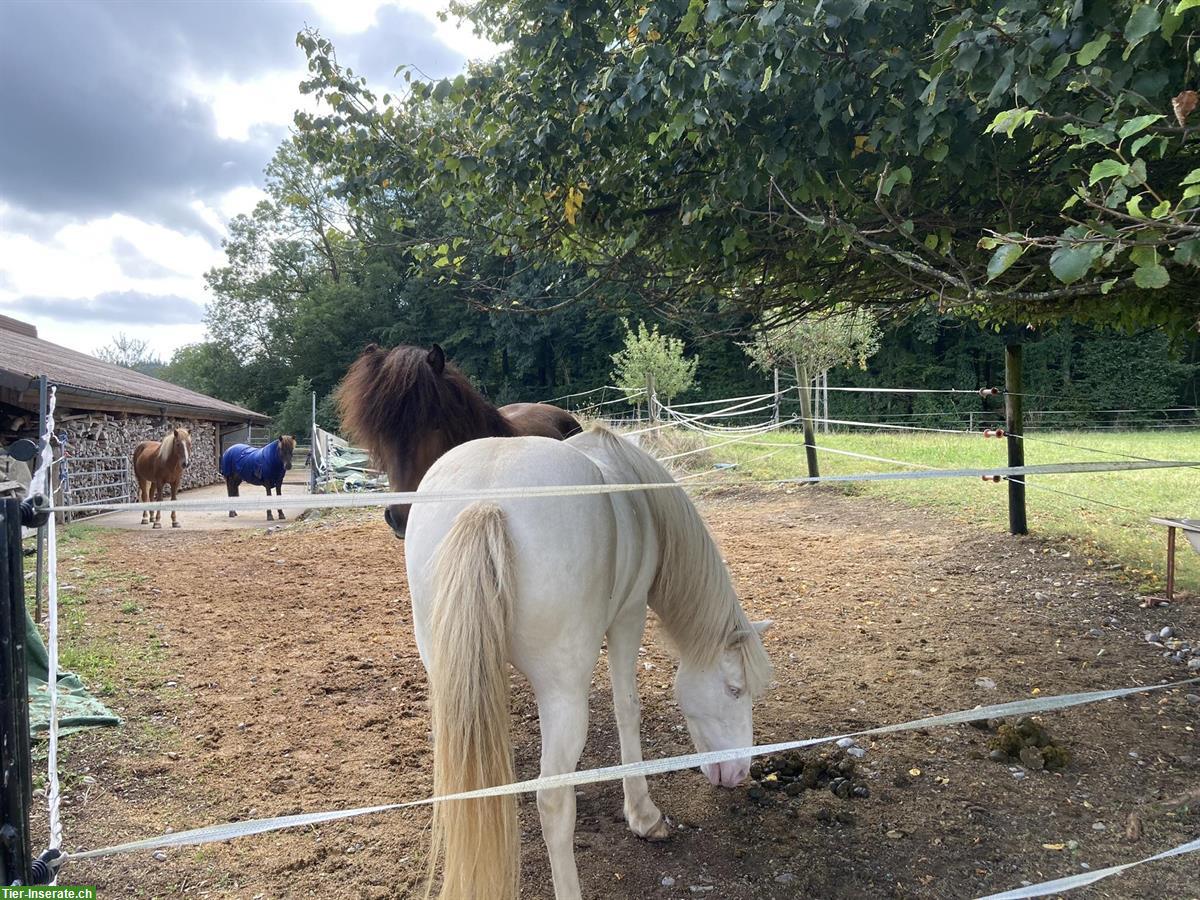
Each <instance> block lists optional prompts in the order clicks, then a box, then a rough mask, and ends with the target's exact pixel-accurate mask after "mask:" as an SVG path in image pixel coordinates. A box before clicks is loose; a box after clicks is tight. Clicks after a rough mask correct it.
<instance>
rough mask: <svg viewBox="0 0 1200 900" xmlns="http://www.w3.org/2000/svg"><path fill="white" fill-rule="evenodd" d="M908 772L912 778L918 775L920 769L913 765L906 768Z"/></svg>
mask: <svg viewBox="0 0 1200 900" xmlns="http://www.w3.org/2000/svg"><path fill="white" fill-rule="evenodd" d="M908 774H909V775H911V776H912V777H913V778H916V777H917V776H918V775H920V774H921V770H920V769H918V768H917V767H916V766H913V767H912V768H911V769H909V770H908Z"/></svg>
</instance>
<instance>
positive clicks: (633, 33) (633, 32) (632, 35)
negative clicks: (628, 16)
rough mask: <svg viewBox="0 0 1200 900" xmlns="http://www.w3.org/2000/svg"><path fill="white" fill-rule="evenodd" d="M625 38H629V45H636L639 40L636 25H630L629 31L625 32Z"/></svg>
mask: <svg viewBox="0 0 1200 900" xmlns="http://www.w3.org/2000/svg"><path fill="white" fill-rule="evenodd" d="M625 37H627V38H629V43H631V44H636V43H637V39H638V28H637V26H636V25H630V26H629V30H628V31H626V32H625Z"/></svg>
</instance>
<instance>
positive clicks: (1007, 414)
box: [1004, 343, 1029, 534]
mask: <svg viewBox="0 0 1200 900" xmlns="http://www.w3.org/2000/svg"><path fill="white" fill-rule="evenodd" d="M1022 357H1023V353H1022V347H1021V345H1020V344H1015V343H1014V344H1008V345H1006V346H1005V348H1004V430H1005V433H1006V434H1007V438H1006V440H1007V441H1008V464H1009V465H1010V466H1023V465H1025V441H1024V440H1023V439H1022V437H1021V435H1023V434H1024V433H1025V418H1024V410H1023V409H1022V403H1021V401H1022V400H1023V399H1024V398H1023V397H1022V391H1023V388H1022V386H1021V385H1022V379H1021V369H1022V362H1023V358H1022ZM1026 478H1027V476H1025V475H1022V476H1020V483H1018V482H1016V481H1014V480H1013V479H1011V478H1010V479H1008V530H1009V531H1010V532H1012V533H1013V534H1029V523H1028V520H1027V518H1026V515H1025V481H1026Z"/></svg>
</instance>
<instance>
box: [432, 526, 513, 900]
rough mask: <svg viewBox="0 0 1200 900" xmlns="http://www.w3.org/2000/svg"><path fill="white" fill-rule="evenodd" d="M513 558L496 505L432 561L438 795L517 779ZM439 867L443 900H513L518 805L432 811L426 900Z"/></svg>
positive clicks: (501, 801)
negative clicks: (512, 727) (512, 713)
mask: <svg viewBox="0 0 1200 900" xmlns="http://www.w3.org/2000/svg"><path fill="white" fill-rule="evenodd" d="M510 558H511V554H510V551H509V543H508V534H507V531H506V530H505V525H504V513H503V512H502V511H501V510H500V508H499V507H498V506H495V505H494V504H485V503H476V504H473V505H471V506H469V507H467V508H466V509H465V510H463V512H461V513H460V514H459V515H458V518H456V519H455V521H454V525H453V526H452V527H451V529H450V532H449V534H447V535H446V538H445V540H443V541H442V545H441V547H440V548H439V550H438V554H437V558H436V560H435V562H434V575H433V590H434V596H433V604H432V609H431V617H430V626H431V627H430V631H431V640H432V646H431V647H430V653H429V657H430V660H429V661H430V669H429V705H430V712H431V717H432V720H433V790H434V794H435V795H442V794H453V793H458V792H460V791H471V790H476V789H478V788H485V787H491V786H493V785H497V784H506V783H508V782H511V781H512V780H513V751H512V738H511V736H510V734H509V712H508V694H509V675H508V653H507V646H508V626H509V619H510V615H511V610H512V603H513V592H512V589H511V584H510V581H511V577H512V576H511V559H510ZM439 861H440V862H441V864H442V887H441V893H440V895H439V896H440V897H441V898H442V900H464V898H479V900H483V898H487V900H517V894H518V891H519V889H520V877H521V871H520V833H519V830H518V826H517V804H516V800H515V798H514V797H512V796H508V797H489V798H486V799H482V800H452V801H450V802H448V803H437V804H435V805H434V808H433V836H432V847H431V850H430V863H429V864H430V871H429V884H428V886H427V889H426V897H427V898H428V897H429V896H430V895H431V894H432V892H433V885H434V880H435V878H436V874H437V867H438V863H439Z"/></svg>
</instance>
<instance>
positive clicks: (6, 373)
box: [0, 316, 270, 423]
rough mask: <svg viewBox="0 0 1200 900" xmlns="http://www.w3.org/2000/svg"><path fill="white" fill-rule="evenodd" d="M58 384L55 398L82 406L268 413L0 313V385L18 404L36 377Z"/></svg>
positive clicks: (248, 417) (249, 417) (242, 415)
mask: <svg viewBox="0 0 1200 900" xmlns="http://www.w3.org/2000/svg"><path fill="white" fill-rule="evenodd" d="M41 375H45V376H46V377H47V378H48V379H49V381H50V383H51V384H54V385H58V401H59V404H60V405H62V406H66V407H72V408H81V409H98V410H106V411H127V412H134V413H149V414H162V415H173V416H180V417H191V418H199V419H209V420H213V421H218V422H255V423H266V422H269V421H270V417H269V416H264V415H263V414H262V413H258V412H255V411H254V410H251V409H246V408H245V407H241V406H238V405H236V404H234V403H226V402H225V401H224V400H218V399H216V398H215V397H209V396H207V395H206V394H201V393H199V392H198V391H190V390H188V389H187V388H185V387H180V386H179V385H177V384H171V383H170V382H167V381H163V380H162V379H159V378H154V377H153V376H151V375H144V374H142V373H141V372H135V371H134V370H132V369H126V368H125V367H124V366H118V365H114V364H113V363H107V362H104V360H101V359H96V358H95V357H94V356H88V355H87V354H86V353H80V352H78V351H76V350H69V349H67V348H66V347H60V346H59V345H58V344H52V343H50V341H44V340H42V339H41V338H39V337H38V336H37V329H36V328H35V327H34V326H32V325H29V324H28V323H25V322H21V321H18V320H16V319H10V318H9V317H7V316H0V388H7V389H8V390H9V391H11V392H13V393H15V394H16V397H15V399H16V400H17V401H18V402H19V403H20V404H21V405H23V406H28V405H29V402H30V401H31V400H32V402H33V405H34V407H36V404H37V390H38V389H37V379H38V377H39V376H41Z"/></svg>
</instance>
